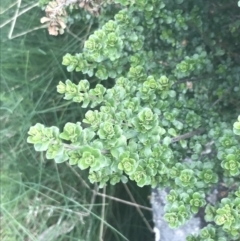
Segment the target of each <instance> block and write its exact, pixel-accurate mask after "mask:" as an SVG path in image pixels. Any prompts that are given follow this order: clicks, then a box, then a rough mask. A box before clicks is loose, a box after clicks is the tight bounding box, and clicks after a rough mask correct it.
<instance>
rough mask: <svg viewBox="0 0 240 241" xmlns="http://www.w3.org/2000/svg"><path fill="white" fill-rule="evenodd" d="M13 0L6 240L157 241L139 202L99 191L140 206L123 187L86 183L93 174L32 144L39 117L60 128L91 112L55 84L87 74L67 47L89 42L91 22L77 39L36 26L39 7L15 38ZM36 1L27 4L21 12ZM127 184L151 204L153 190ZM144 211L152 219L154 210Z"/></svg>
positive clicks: (5, 77)
mask: <svg viewBox="0 0 240 241" xmlns="http://www.w3.org/2000/svg"><path fill="white" fill-rule="evenodd" d="M18 3H19V2H18ZM12 4H14V1H7V0H4V1H3V2H2V3H1V10H0V12H1V25H2V26H1V29H0V30H1V93H0V101H1V106H0V123H1V130H0V131H1V132H0V135H1V139H0V145H1V154H0V158H1V171H0V180H1V183H0V184H1V200H0V201H1V206H0V207H1V216H0V219H1V220H0V223H1V231H0V239H1V240H2V241H18V240H34V241H35V240H36V241H51V240H53V241H55V240H58V241H68V240H69V241H74V240H76V241H77V240H80V241H81V240H86V241H93V240H105V241H110V240H119V241H120V240H151V237H152V233H151V232H150V230H149V229H148V228H147V226H146V224H145V222H144V219H143V218H142V216H140V214H139V213H138V212H137V210H136V208H135V207H134V206H132V205H128V204H123V203H121V202H118V201H116V200H112V199H109V198H104V197H103V196H104V195H100V194H101V193H105V194H107V195H109V196H111V197H115V198H118V199H123V200H127V201H129V202H132V203H133V204H134V202H135V201H132V200H131V199H130V197H129V194H128V193H127V191H126V189H125V188H124V186H123V185H122V184H118V185H116V186H114V187H112V186H107V187H106V189H103V190H98V189H97V187H96V186H93V185H90V184H89V183H88V181H87V172H82V171H80V169H78V168H72V167H69V166H68V165H67V164H66V163H63V164H59V165H57V164H55V163H54V161H51V160H46V159H45V155H44V153H37V152H35V151H34V148H33V146H32V145H29V144H27V142H26V139H27V131H28V129H29V128H30V126H31V125H34V124H35V123H37V122H40V123H42V124H45V125H47V126H51V125H55V126H58V127H59V128H62V127H63V125H64V124H65V123H66V122H68V121H70V122H76V121H81V120H82V118H83V115H84V113H85V111H86V110H82V109H81V108H80V107H79V105H77V104H74V103H69V102H67V101H64V100H63V99H62V97H61V96H60V95H59V94H58V93H57V92H56V85H57V84H58V82H59V81H60V80H61V81H65V80H66V79H67V78H70V79H71V80H74V81H78V80H79V79H80V78H82V77H84V76H82V75H81V74H79V73H71V74H70V73H68V72H67V71H66V70H65V68H64V66H62V65H61V60H62V56H63V55H64V54H66V53H67V52H70V53H76V52H80V51H81V47H82V42H79V39H78V38H82V39H84V38H85V37H86V36H87V34H89V33H87V28H88V25H86V23H81V22H80V23H76V24H75V25H73V26H71V30H72V31H73V32H74V34H75V35H77V36H78V38H75V37H74V36H73V35H71V34H68V33H65V34H64V35H63V36H58V37H53V36H49V35H48V32H47V30H46V29H41V28H40V29H38V30H34V28H37V27H40V26H41V25H40V22H39V19H40V18H41V17H42V16H43V14H44V13H43V12H42V11H41V10H40V9H39V8H38V7H33V8H32V9H31V10H29V11H26V12H25V13H24V14H22V15H21V16H19V17H17V18H16V22H15V25H14V27H13V32H12V39H9V38H8V35H9V33H11V24H12V20H11V21H10V19H11V18H13V16H15V14H16V9H17V5H18V4H15V5H12ZM34 4H36V2H35V1H30V0H25V1H22V2H21V4H20V9H19V13H20V12H21V11H24V10H26V9H27V8H28V7H29V6H33V5H34ZM11 5H12V7H10V6H11ZM9 7H10V8H9ZM7 9H8V10H7ZM8 20H9V23H7V21H8ZM4 23H7V24H5V26H3V25H4ZM26 32H28V33H26ZM17 35H19V37H15V36H17ZM83 180H85V182H86V183H87V185H86V184H85V182H84V181H83ZM128 188H129V190H130V192H131V193H132V195H133V196H134V198H135V199H136V202H137V203H139V204H141V205H144V206H150V201H149V199H148V198H147V197H148V195H149V194H150V190H149V188H143V189H140V188H137V187H136V185H135V184H134V183H129V184H128ZM99 193H100V194H99ZM142 212H143V214H144V215H145V217H146V220H147V222H149V223H151V211H149V210H142ZM101 237H102V239H101Z"/></svg>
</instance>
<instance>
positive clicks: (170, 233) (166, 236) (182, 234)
mask: <svg viewBox="0 0 240 241" xmlns="http://www.w3.org/2000/svg"><path fill="white" fill-rule="evenodd" d="M167 194H168V190H166V189H163V190H160V189H157V188H155V189H152V195H151V197H152V198H151V204H152V209H153V222H154V226H155V227H154V231H155V241H186V237H187V236H188V235H189V234H198V233H199V230H200V229H201V219H200V218H199V217H193V218H192V219H191V220H189V222H188V223H186V224H185V225H183V226H182V227H181V228H179V229H171V228H170V227H169V226H168V224H167V222H166V221H165V220H164V219H163V215H164V206H165V204H166V197H167Z"/></svg>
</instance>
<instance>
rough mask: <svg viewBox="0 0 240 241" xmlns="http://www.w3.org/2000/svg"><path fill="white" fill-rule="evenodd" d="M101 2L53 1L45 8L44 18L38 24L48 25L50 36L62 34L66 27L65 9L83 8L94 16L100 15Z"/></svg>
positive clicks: (91, 0) (81, 0)
mask: <svg viewBox="0 0 240 241" xmlns="http://www.w3.org/2000/svg"><path fill="white" fill-rule="evenodd" d="M100 5H101V0H54V1H51V2H49V3H48V5H47V6H46V8H45V12H46V16H45V17H42V18H41V20H40V22H41V23H47V24H48V32H49V34H50V35H54V36H57V35H58V34H63V33H64V30H65V28H66V27H67V26H66V19H67V11H66V8H67V7H69V6H71V7H72V8H83V9H85V10H86V11H88V12H89V13H91V14H93V15H94V16H99V14H100Z"/></svg>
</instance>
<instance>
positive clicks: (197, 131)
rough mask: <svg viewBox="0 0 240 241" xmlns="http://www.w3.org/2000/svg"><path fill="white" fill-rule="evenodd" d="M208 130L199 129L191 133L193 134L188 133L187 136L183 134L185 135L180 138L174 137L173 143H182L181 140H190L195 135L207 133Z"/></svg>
mask: <svg viewBox="0 0 240 241" xmlns="http://www.w3.org/2000/svg"><path fill="white" fill-rule="evenodd" d="M205 131H206V130H205V129H204V128H199V129H197V130H194V131H191V132H188V133H186V134H183V135H180V136H177V137H174V138H172V140H171V143H174V142H177V141H180V140H184V139H188V138H191V137H193V136H195V135H199V134H202V133H203V132H205Z"/></svg>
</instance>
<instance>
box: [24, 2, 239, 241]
mask: <svg viewBox="0 0 240 241" xmlns="http://www.w3.org/2000/svg"><path fill="white" fill-rule="evenodd" d="M238 5H239V3H238ZM102 6H103V7H102V11H101V14H100V16H99V28H98V30H96V31H95V32H94V33H93V34H92V35H90V36H89V38H88V39H87V40H86V41H85V43H84V49H83V52H82V53H77V54H70V53H67V54H66V55H65V56H64V57H63V62H62V64H63V65H65V66H66V67H67V70H68V71H69V72H72V71H77V72H78V71H80V72H82V73H83V74H85V75H86V76H87V75H88V76H89V79H83V80H80V81H79V83H74V82H73V81H71V80H66V81H65V83H64V82H62V81H60V82H59V84H58V86H57V91H58V92H59V93H60V94H62V95H63V96H64V99H66V100H71V101H73V102H78V103H79V104H80V105H81V106H82V108H88V110H87V112H86V114H85V118H84V119H83V120H82V123H80V122H78V123H71V122H69V123H67V124H66V125H65V127H64V129H63V132H61V131H60V130H59V128H57V127H45V126H43V125H41V124H39V123H38V124H36V125H35V126H32V127H31V128H30V130H29V132H28V133H29V138H28V142H29V143H32V144H34V147H35V149H36V150H37V151H47V153H46V158H47V159H54V160H55V161H56V162H57V163H60V162H64V161H69V163H70V164H71V165H78V167H79V168H80V169H81V170H84V169H88V170H89V181H90V182H91V183H94V182H97V183H99V185H100V187H103V186H104V185H106V184H107V183H109V182H110V184H112V185H115V184H116V183H118V182H120V181H122V182H124V183H125V182H127V180H128V179H130V180H133V181H135V182H136V183H137V185H138V186H139V187H143V186H145V185H151V186H152V187H156V186H157V187H162V188H165V187H169V188H170V189H171V191H170V193H169V195H168V197H167V200H168V204H167V205H166V207H165V211H166V214H165V219H166V221H167V222H168V223H169V225H170V227H173V228H177V227H179V226H180V225H182V224H184V223H185V222H186V221H187V220H188V219H189V218H191V216H193V215H194V214H196V213H198V211H199V209H200V208H204V209H205V220H206V222H209V223H210V224H209V225H208V226H206V227H204V228H203V229H202V230H201V232H200V234H199V235H198V236H193V235H192V236H189V237H188V240H209V241H210V240H222V241H223V240H239V239H240V206H239V205H240V195H239V192H240V189H239V186H240V185H239V184H240V178H239V174H240V148H239V138H238V136H237V135H239V130H240V128H239V121H240V120H239V117H238V121H237V122H235V123H234V124H233V122H234V121H236V118H237V116H236V113H237V112H238V113H239V111H240V109H239V106H240V105H239V103H240V99H239V98H240V95H239V89H240V68H239V61H240V55H239V54H238V53H239V50H240V43H239V39H240V34H239V33H240V31H239V30H240V29H239V28H240V23H239V20H238V15H239V11H240V10H239V9H238V8H237V2H236V1H230V2H227V3H226V2H225V1H218V2H209V3H206V2H205V1H197V2H194V3H193V2H192V1H189V0H180V1H179V0H176V1H175V0H171V1H169V0H168V1H164V0H158V1H156V0H151V1H146V0H135V1H130V0H115V1H112V2H111V3H105V2H102ZM109 9H110V10H113V11H109ZM111 12H112V14H111ZM109 19H110V20H109ZM93 79H95V80H96V79H97V80H98V83H97V84H96V85H95V86H92V83H91V80H93ZM103 80H109V81H110V80H114V85H113V86H112V87H111V88H109V87H107V86H106V84H105V83H104V82H101V81H103ZM90 108H91V109H90ZM69 121H71V120H69ZM235 134H236V135H235ZM220 185H221V186H226V187H227V194H226V196H225V197H224V198H219V199H218V200H217V201H216V202H215V203H213V204H211V202H210V201H209V198H207V197H208V196H209V194H210V193H211V192H212V191H213V189H214V188H215V189H217V188H219V186H220Z"/></svg>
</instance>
